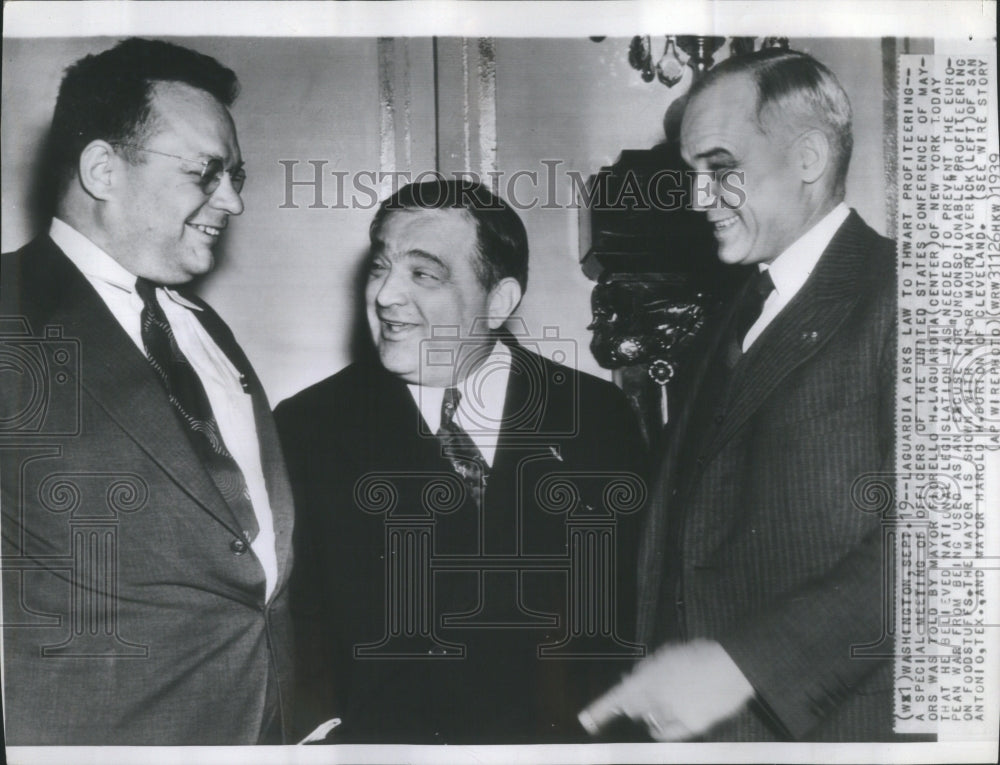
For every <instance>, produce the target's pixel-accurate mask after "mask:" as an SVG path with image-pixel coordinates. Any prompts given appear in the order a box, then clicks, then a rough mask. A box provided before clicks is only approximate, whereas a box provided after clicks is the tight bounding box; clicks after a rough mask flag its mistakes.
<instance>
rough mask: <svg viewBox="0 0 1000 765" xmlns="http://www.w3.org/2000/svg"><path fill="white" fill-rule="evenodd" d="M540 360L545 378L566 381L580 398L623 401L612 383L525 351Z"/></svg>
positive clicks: (622, 397)
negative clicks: (544, 371)
mask: <svg viewBox="0 0 1000 765" xmlns="http://www.w3.org/2000/svg"><path fill="white" fill-rule="evenodd" d="M525 353H531V355H533V356H535V357H537V358H538V359H540V360H541V364H542V365H543V366H544V368H545V370H546V377H547V378H548V379H550V380H553V379H555V380H558V379H559V378H560V377H562V378H564V379H566V380H568V381H569V382H570V383H571V384H572V387H573V388H574V389H576V390H578V391H579V392H580V395H581V396H582V397H585V398H588V399H591V400H593V399H605V400H608V399H624V395H625V394H624V393H622V391H621V389H619V388H618V386H617V385H615V384H614V383H612V382H609V381H607V380H602V379H601V378H600V377H597V376H596V375H592V374H590V373H589V372H581V371H579V370H577V369H573V368H572V367H568V366H566V365H564V364H559V363H557V362H555V361H552V360H551V359H547V358H545V357H543V356H540V355H539V354H536V353H532V352H531V351H525Z"/></svg>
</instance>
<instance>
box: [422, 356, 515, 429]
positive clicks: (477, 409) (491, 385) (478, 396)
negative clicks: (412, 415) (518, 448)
mask: <svg viewBox="0 0 1000 765" xmlns="http://www.w3.org/2000/svg"><path fill="white" fill-rule="evenodd" d="M510 364H511V354H510V348H508V347H507V346H506V345H504V344H503V343H502V342H500V341H497V343H496V345H494V346H493V350H492V351H491V352H490V355H489V356H488V357H487V359H486V360H485V361H484V362H483V363H482V364H480V365H479V366H478V367H477V368H476V369H475V370H473V372H472V374H470V375H468V376H467V377H466V378H465V379H464V380H461V381H459V382H458V383H456V384H455V386H454V387H455V388H457V389H458V391H459V393H461V394H462V398H461V401H459V404H458V419H459V424H460V425H461V426H462V427H463V428H464V429H465V430H466V431H468V432H469V433H470V434H472V435H473V438H474V440H475V434H476V433H477V432H481V431H493V432H495V431H499V430H500V425H501V421H502V420H503V407H504V402H505V399H506V396H507V381H508V378H509V377H510ZM406 387H407V388H409V390H410V395H412V396H413V400H414V401H416V403H417V407H418V408H419V409H420V414H421V415H422V416H423V418H424V422H425V423H427V428H428V430H429V431H430V432H431V433H437V432H438V430H439V429H440V427H441V402H442V401H443V400H444V392H445V390H446V389H445V388H437V387H432V386H429V385H418V384H415V383H407V386H406ZM449 387H451V386H449Z"/></svg>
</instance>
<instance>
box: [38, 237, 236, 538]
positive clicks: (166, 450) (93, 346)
mask: <svg viewBox="0 0 1000 765" xmlns="http://www.w3.org/2000/svg"><path fill="white" fill-rule="evenodd" d="M28 260H31V261H34V262H32V263H30V265H28V266H27V269H26V270H28V269H30V274H31V276H29V277H28V278H26V280H25V281H26V282H27V281H30V282H31V285H32V286H31V289H33V290H34V291H35V292H36V293H38V294H43V293H48V297H47V298H46V299H45V300H44V301H43V303H42V305H43V307H44V310H43V311H41V312H40V313H39V314H38V315H36V316H34V317H32V319H33V323H34V326H33V327H32V330H33V331H34V332H40V331H41V330H42V326H41V325H42V324H54V325H57V326H61V327H62V328H63V332H64V335H65V336H66V337H67V338H76V339H78V340H79V341H80V348H81V352H80V368H81V375H80V376H81V381H80V382H81V387H82V388H83V390H84V391H85V392H86V393H87V395H89V396H90V397H91V398H92V399H93V401H94V402H95V403H96V404H97V405H98V406H100V407H101V408H102V409H103V410H104V411H105V412H106V413H107V414H108V416H109V417H111V419H113V420H114V421H115V422H116V423H117V424H118V425H119V426H120V427H121V429H122V430H123V431H124V432H125V433H126V434H127V435H128V436H129V437H130V438H131V439H132V440H133V441H135V443H136V444H137V445H138V446H139V447H140V448H141V449H142V450H143V451H144V452H146V454H148V455H149V457H150V458H151V459H152V460H153V461H154V462H156V463H157V464H158V465H159V466H160V468H162V469H163V471H164V472H166V473H167V474H168V475H169V476H170V477H171V478H172V479H173V480H174V481H175V482H176V483H177V485H178V486H180V487H181V488H182V489H183V490H184V491H185V492H186V493H187V494H188V495H189V496H191V498H192V499H193V500H195V501H196V502H197V503H198V504H199V505H201V506H202V507H203V508H204V509H205V510H206V511H207V512H208V513H209V514H211V515H212V516H213V517H215V518H216V519H217V520H218V521H219V522H220V523H222V524H223V525H224V526H226V527H227V528H228V529H230V530H231V531H232V532H233V534H234V535H235V536H240V535H241V532H240V525H239V524H238V523H237V521H236V518H235V516H234V515H233V513H232V511H231V510H230V509H229V506H228V505H227V504H226V502H225V500H224V499H223V498H222V495H221V494H220V493H219V490H218V488H217V487H216V486H215V484H214V483H213V482H212V479H211V477H210V476H209V475H208V473H207V472H206V471H205V468H204V467H203V466H202V464H201V462H200V461H199V459H198V457H197V455H196V454H195V452H194V449H193V448H192V447H191V445H190V442H189V441H188V438H187V435H186V434H185V433H184V431H183V430H182V429H181V426H180V424H179V423H178V422H177V417H176V415H175V414H174V412H173V409H172V408H171V406H170V402H169V401H168V399H167V397H166V396H165V395H164V393H163V388H162V387H161V386H160V384H159V382H158V381H157V380H156V377H155V376H154V374H153V372H152V370H151V369H150V368H149V364H148V362H147V361H146V359H145V358H144V357H143V355H142V353H141V352H140V351H139V349H138V348H136V346H135V344H134V343H133V342H132V340H131V339H130V338H129V337H128V335H127V334H126V333H125V330H123V329H122V327H121V325H120V324H119V323H118V321H117V320H116V319H115V317H114V316H113V315H112V314H111V311H110V310H109V309H108V307H107V306H106V305H105V303H104V301H103V300H101V298H100V296H99V295H98V294H97V293H96V292H95V291H94V289H93V288H92V287H91V286H90V284H89V283H88V282H87V280H86V278H85V277H84V276H83V275H82V274H81V273H80V272H79V271H77V269H76V267H75V266H73V264H72V263H71V262H70V261H69V260H68V259H67V258H66V257H65V255H63V254H62V251H61V250H59V248H58V247H56V246H55V244H54V243H53V242H52V241H51V240H49V239H48V238H47V237H46V238H44V239H43V240H41V241H40V243H39V247H38V248H37V249H35V251H34V252H32V253H31V254H30V255H29V256H28Z"/></svg>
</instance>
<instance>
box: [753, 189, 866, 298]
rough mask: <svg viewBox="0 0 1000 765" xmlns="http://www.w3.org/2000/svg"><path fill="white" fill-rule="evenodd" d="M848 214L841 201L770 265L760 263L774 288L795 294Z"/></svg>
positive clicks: (780, 292)
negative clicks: (768, 274) (767, 272)
mask: <svg viewBox="0 0 1000 765" xmlns="http://www.w3.org/2000/svg"><path fill="white" fill-rule="evenodd" d="M849 214H850V210H849V209H848V208H847V205H846V204H844V203H843V202H841V203H840V204H838V205H837V206H836V207H834V208H833V209H832V210H831V211H830V212H828V213H827V214H826V215H825V216H823V218H822V219H821V220H820V221H819V223H817V224H816V225H815V226H813V227H812V228H811V229H809V230H808V231H807V232H806V233H804V234H803V235H802V236H800V237H799V238H798V239H796V240H795V241H794V242H793V243H792V244H791V246H790V247H788V249H786V250H785V251H784V252H783V253H781V254H780V255H779V256H778V257H777V258H775V259H774V260H773V261H771V263H770V264H769V265H763V264H762V265H761V266H760V270H761V271H763V270H765V269H767V270H768V271H769V272H770V274H771V280H772V281H773V282H774V291H775V292H776V293H778V296H779V297H782V298H786V297H789V296H791V295H794V294H795V293H796V292H798V290H799V288H801V287H802V285H803V284H805V283H806V279H808V278H809V274H811V273H812V272H813V269H814V268H815V267H816V263H817V262H819V259H820V256H821V255H822V254H823V251H824V250H825V249H826V248H827V246H828V245H829V244H830V241H831V240H832V239H833V237H834V235H835V234H836V233H837V229H839V228H840V226H841V225H842V224H843V222H844V221H845V220H847V216H848V215H849Z"/></svg>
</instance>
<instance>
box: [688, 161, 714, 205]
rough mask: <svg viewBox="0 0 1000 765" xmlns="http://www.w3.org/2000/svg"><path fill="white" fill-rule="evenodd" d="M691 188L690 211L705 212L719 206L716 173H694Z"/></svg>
mask: <svg viewBox="0 0 1000 765" xmlns="http://www.w3.org/2000/svg"><path fill="white" fill-rule="evenodd" d="M691 186H692V187H691V208H692V209H694V210H698V211H700V212H705V211H706V210H712V209H714V208H716V207H718V206H719V205H718V199H719V178H718V175H717V174H716V173H714V172H711V171H707V170H700V171H698V172H695V173H694V177H693V179H692V184H691Z"/></svg>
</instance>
